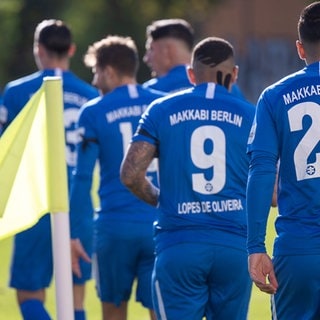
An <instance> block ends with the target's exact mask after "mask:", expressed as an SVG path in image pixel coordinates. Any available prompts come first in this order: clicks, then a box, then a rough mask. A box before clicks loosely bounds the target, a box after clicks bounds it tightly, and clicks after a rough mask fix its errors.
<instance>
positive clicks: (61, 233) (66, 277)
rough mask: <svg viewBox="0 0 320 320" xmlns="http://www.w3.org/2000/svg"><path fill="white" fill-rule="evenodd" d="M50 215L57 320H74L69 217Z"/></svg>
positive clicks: (59, 213) (64, 214)
mask: <svg viewBox="0 0 320 320" xmlns="http://www.w3.org/2000/svg"><path fill="white" fill-rule="evenodd" d="M50 215H51V229H52V232H51V233H52V246H53V265H54V279H55V286H56V309H57V320H74V311H73V290H72V270H71V247H70V229H69V215H68V214H66V213H63V212H58V213H52V214H50Z"/></svg>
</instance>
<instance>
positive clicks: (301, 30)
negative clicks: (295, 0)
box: [298, 1, 320, 43]
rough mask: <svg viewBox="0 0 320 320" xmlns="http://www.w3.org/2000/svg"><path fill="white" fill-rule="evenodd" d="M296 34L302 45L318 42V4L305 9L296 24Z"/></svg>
mask: <svg viewBox="0 0 320 320" xmlns="http://www.w3.org/2000/svg"><path fill="white" fill-rule="evenodd" d="M298 34H299V38H300V41H301V42H302V43H304V42H307V43H317V42H320V2H319V1H317V2H313V3H311V4H310V5H308V6H307V7H305V8H304V9H303V10H302V12H301V14H300V19H299V22H298Z"/></svg>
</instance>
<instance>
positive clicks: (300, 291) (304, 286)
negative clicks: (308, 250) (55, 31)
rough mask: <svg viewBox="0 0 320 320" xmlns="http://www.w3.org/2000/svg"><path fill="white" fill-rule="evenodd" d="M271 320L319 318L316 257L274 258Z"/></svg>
mask: <svg viewBox="0 0 320 320" xmlns="http://www.w3.org/2000/svg"><path fill="white" fill-rule="evenodd" d="M273 263H274V270H275V274H276V277H277V280H278V284H279V287H278V290H277V293H276V294H275V295H274V296H273V297H272V315H273V319H278V320H282V319H306V320H316V319H320V271H319V270H320V255H296V256H277V257H274V259H273Z"/></svg>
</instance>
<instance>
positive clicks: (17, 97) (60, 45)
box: [1, 19, 99, 320]
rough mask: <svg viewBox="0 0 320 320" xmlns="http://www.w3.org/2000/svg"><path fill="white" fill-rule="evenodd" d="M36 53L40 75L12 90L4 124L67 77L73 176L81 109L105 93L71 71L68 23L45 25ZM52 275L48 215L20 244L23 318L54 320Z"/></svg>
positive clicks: (16, 260) (78, 290)
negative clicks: (50, 81) (47, 85)
mask: <svg viewBox="0 0 320 320" xmlns="http://www.w3.org/2000/svg"><path fill="white" fill-rule="evenodd" d="M33 49H34V50H33V51H34V57H35V61H36V64H37V66H38V68H39V71H38V72H35V73H33V74H30V75H28V76H25V77H23V78H20V79H17V80H15V81H12V82H9V83H8V84H7V85H6V87H5V90H4V93H3V108H2V109H1V110H2V111H1V115H2V117H1V120H2V122H3V123H4V128H6V127H7V126H8V125H9V124H10V123H11V121H13V119H14V118H15V117H16V115H17V114H18V113H19V112H20V110H21V109H22V108H23V107H24V105H25V104H26V103H27V102H28V100H29V99H30V97H31V96H32V95H33V94H34V93H35V92H36V91H37V90H38V89H39V88H40V86H41V84H42V82H43V78H44V77H46V76H60V77H62V81H63V98H64V123H65V133H66V160H67V168H68V175H69V177H70V176H71V171H72V169H73V168H74V166H75V163H76V157H75V154H76V153H75V143H76V141H75V139H74V138H75V123H76V121H77V119H78V112H79V109H80V107H81V106H82V105H83V104H84V103H85V102H86V101H88V100H90V99H93V98H94V97H96V96H98V94H99V93H98V91H97V89H96V88H94V87H93V86H91V85H89V84H87V83H86V82H84V81H83V80H80V79H79V78H78V77H76V76H75V75H74V74H73V73H72V72H70V71H69V60H70V58H71V57H72V56H73V54H74V52H75V45H74V44H73V42H72V34H71V31H70V29H69V27H68V26H67V25H66V24H65V23H64V22H62V21H60V20H53V19H52V20H44V21H42V22H41V23H39V24H38V25H37V27H36V29H35V33H34V48H33ZM49 152H50V150H49ZM82 236H83V243H84V245H85V246H86V247H87V251H88V252H91V248H90V247H91V241H90V240H91V238H92V235H91V234H90V230H89V229H88V235H86V234H82ZM82 267H83V270H82V277H81V278H78V277H74V308H75V320H82V319H85V312H84V309H83V307H84V306H83V299H84V284H85V281H86V280H87V279H89V278H90V276H91V264H89V263H84V264H83V266H82ZM66 272H68V270H66ZM70 272H71V271H70ZM52 274H53V261H52V248H51V227H50V215H49V214H47V215H45V216H44V217H42V218H41V219H40V220H39V222H38V223H37V224H36V225H35V226H34V227H32V228H30V229H28V230H26V231H24V232H21V233H19V234H17V235H16V236H15V239H14V248H13V256H12V263H11V278H10V286H11V287H12V288H15V289H16V292H17V300H18V303H19V306H20V310H21V313H22V316H23V319H26V320H29V319H32V320H38V319H39V320H46V319H50V316H49V314H48V312H47V311H46V310H45V307H44V302H45V289H46V288H47V287H48V286H49V284H50V282H51V279H52Z"/></svg>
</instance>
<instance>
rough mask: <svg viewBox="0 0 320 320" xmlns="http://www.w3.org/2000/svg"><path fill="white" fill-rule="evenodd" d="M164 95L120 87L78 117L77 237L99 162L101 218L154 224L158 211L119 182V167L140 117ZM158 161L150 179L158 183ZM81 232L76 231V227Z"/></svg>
mask: <svg viewBox="0 0 320 320" xmlns="http://www.w3.org/2000/svg"><path fill="white" fill-rule="evenodd" d="M162 96H163V95H162V94H159V93H156V92H153V91H150V90H148V89H143V88H142V87H141V86H140V85H126V86H121V87H118V88H116V89H115V90H113V91H112V92H110V93H108V94H106V95H105V96H103V97H100V98H98V99H95V100H93V101H90V102H89V103H88V104H87V105H85V106H84V108H83V110H82V112H81V115H80V118H79V132H81V134H82V137H83V141H82V143H80V144H79V148H78V165H77V169H76V171H75V177H74V184H73V188H72V192H71V202H70V213H71V219H72V221H78V222H74V223H72V224H74V225H75V227H74V229H73V230H72V236H73V237H76V236H77V232H78V231H80V232H81V229H80V228H79V226H80V225H81V220H83V219H81V218H80V217H79V216H81V214H84V215H85V214H87V213H86V212H85V210H82V208H83V202H84V199H85V197H87V196H88V194H89V191H90V186H91V181H92V171H93V168H94V165H95V163H96V160H97V159H98V160H99V169H100V186H99V191H98V193H99V198H100V206H101V208H100V210H99V214H112V215H113V216H114V219H119V220H122V219H124V220H127V221H154V219H155V216H154V213H155V212H156V209H154V208H153V207H152V206H150V205H147V204H145V203H144V202H143V201H141V200H139V199H138V198H137V197H135V196H134V195H133V194H132V193H131V192H130V191H129V190H128V189H127V188H126V187H125V186H124V185H123V184H122V183H121V181H120V165H121V162H122V159H123V157H124V154H125V152H126V149H127V147H128V145H129V143H130V140H131V137H132V135H133V133H134V132H135V130H136V128H137V126H138V122H139V119H140V117H141V114H142V113H143V111H144V110H145V109H146V108H147V106H148V105H149V104H150V103H151V101H153V100H154V99H156V98H159V97H162ZM157 171H158V166H157V163H154V164H153V165H152V166H150V168H149V171H148V175H149V178H150V179H151V180H152V181H153V182H154V183H156V184H157ZM75 228H77V230H76V229H75Z"/></svg>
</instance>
